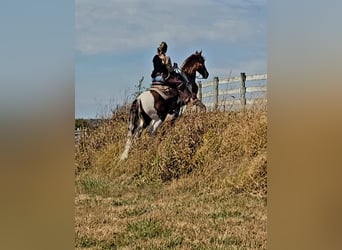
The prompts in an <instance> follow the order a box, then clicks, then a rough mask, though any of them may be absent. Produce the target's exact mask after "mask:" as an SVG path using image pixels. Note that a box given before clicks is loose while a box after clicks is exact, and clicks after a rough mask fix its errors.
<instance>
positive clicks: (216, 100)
mask: <svg viewBox="0 0 342 250" xmlns="http://www.w3.org/2000/svg"><path fill="white" fill-rule="evenodd" d="M256 81H259V84H258V86H246V85H250V84H251V83H252V82H256ZM234 83H240V85H239V86H235V87H233V88H231V89H222V88H223V86H224V85H225V86H227V87H229V86H233V84H234ZM235 85H236V84H235ZM198 86H199V91H198V96H199V99H200V100H201V101H202V102H203V104H204V105H206V106H207V107H209V108H213V109H215V110H216V109H219V108H221V107H225V106H227V105H228V106H234V107H237V106H240V107H241V106H242V107H244V106H246V105H251V104H253V103H255V102H266V101H267V100H266V96H265V93H266V92H267V74H255V75H246V74H245V73H241V74H240V76H234V77H230V78H225V79H222V80H219V78H218V77H214V79H213V80H212V81H210V82H206V83H201V82H198ZM210 87H211V88H212V90H211V91H210V90H209V91H206V89H208V88H210ZM220 88H221V89H220ZM256 92H258V93H263V94H262V95H263V97H261V98H255V97H251V96H252V93H256ZM230 95H238V96H239V97H238V98H236V97H235V96H230ZM228 97H230V100H227V98H228ZM208 98H213V100H212V101H208V100H205V99H208Z"/></svg>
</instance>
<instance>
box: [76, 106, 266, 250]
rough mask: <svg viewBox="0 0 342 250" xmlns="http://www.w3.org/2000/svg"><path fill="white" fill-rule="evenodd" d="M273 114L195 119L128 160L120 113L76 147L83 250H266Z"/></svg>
mask: <svg viewBox="0 0 342 250" xmlns="http://www.w3.org/2000/svg"><path fill="white" fill-rule="evenodd" d="M266 114H267V112H266V108H261V107H258V108H253V109H248V110H247V111H245V112H242V111H241V112H208V113H195V114H193V113H188V114H185V115H184V116H182V117H181V118H180V119H179V120H178V121H177V123H176V125H175V126H174V127H171V126H170V124H169V123H167V122H166V123H165V124H164V125H163V127H162V128H161V129H160V130H159V131H158V134H157V135H156V136H155V137H150V136H149V135H147V134H145V133H143V135H142V137H141V139H140V140H139V142H138V143H137V144H135V145H134V146H133V148H132V151H131V152H130V155H129V158H128V159H127V160H126V161H124V162H118V161H117V159H118V157H119V155H120V153H121V152H122V150H123V147H124V143H125V137H126V131H127V119H128V115H127V113H126V111H125V109H122V110H119V111H117V112H116V113H115V114H114V115H113V117H112V118H111V119H109V120H106V121H104V122H103V123H102V124H100V125H99V127H98V128H97V129H94V130H92V131H88V132H87V134H85V135H83V136H82V137H81V139H80V140H79V141H78V142H77V143H76V145H75V148H76V149H75V154H76V155H75V157H76V166H75V172H76V178H75V187H76V188H75V190H76V197H75V207H76V211H75V235H76V240H75V249H266V242H267V241H266V223H267V213H266V205H267V204H266V203H267V198H266V197H267V170H266V165H267V148H266V145H267V144H266V143H267V119H266Z"/></svg>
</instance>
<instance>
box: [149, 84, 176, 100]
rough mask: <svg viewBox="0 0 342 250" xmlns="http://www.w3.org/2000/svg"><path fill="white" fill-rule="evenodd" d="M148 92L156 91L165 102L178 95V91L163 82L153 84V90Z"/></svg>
mask: <svg viewBox="0 0 342 250" xmlns="http://www.w3.org/2000/svg"><path fill="white" fill-rule="evenodd" d="M148 90H153V91H156V92H157V93H158V94H159V95H160V96H161V97H163V98H164V99H165V100H168V99H170V98H172V97H175V96H177V95H178V91H177V90H176V89H174V88H172V87H170V86H169V85H166V84H165V83H163V82H152V85H151V88H149V89H148Z"/></svg>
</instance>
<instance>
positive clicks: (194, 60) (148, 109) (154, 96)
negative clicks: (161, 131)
mask: <svg viewBox="0 0 342 250" xmlns="http://www.w3.org/2000/svg"><path fill="white" fill-rule="evenodd" d="M196 72H198V73H199V74H200V75H202V77H203V78H204V79H207V78H208V76H209V73H208V71H207V69H206V66H205V59H204V57H203V56H202V51H200V52H198V51H196V52H195V53H194V54H192V55H190V56H189V57H188V58H186V59H185V60H184V62H183V64H182V66H181V68H180V72H178V74H180V75H181V76H182V77H183V79H184V80H185V83H186V86H187V88H188V90H189V91H190V93H191V99H192V103H193V105H196V106H199V107H200V108H202V109H203V108H204V109H205V106H204V105H203V103H202V102H201V101H200V100H199V99H198V98H197V92H198V86H197V84H196ZM152 86H153V85H152ZM182 105H184V103H182V100H181V98H180V96H179V95H178V94H177V95H174V96H173V97H170V98H165V96H164V95H162V93H160V92H158V91H156V90H153V88H151V89H149V90H147V91H144V92H143V93H141V94H140V95H139V96H138V97H137V98H136V99H135V100H134V101H133V102H132V104H131V108H130V113H129V122H128V133H127V140H126V144H125V149H124V152H123V153H122V154H121V156H120V160H125V159H126V158H127V157H128V152H129V150H130V148H131V146H132V143H133V142H134V141H135V140H136V139H137V138H139V137H140V135H141V133H142V131H143V130H144V129H145V128H147V126H149V125H150V127H149V128H148V132H149V133H150V134H151V135H154V134H155V133H156V132H157V129H158V128H159V127H160V126H161V124H162V123H163V122H164V120H165V118H166V116H167V115H171V116H172V122H174V120H175V119H176V118H177V117H178V116H179V112H180V108H181V106H182Z"/></svg>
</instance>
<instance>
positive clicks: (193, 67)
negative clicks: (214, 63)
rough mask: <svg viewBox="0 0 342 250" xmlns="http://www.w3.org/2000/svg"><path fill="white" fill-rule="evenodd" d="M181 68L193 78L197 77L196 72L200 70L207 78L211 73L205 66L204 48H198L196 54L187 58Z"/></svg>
mask: <svg viewBox="0 0 342 250" xmlns="http://www.w3.org/2000/svg"><path fill="white" fill-rule="evenodd" d="M181 70H182V71H183V72H185V73H187V74H188V75H189V76H190V77H191V78H195V77H196V72H198V73H199V74H201V76H202V77H203V78H204V79H207V78H208V76H209V73H208V71H207V68H206V66H205V59H204V57H203V56H202V50H201V51H199V52H198V51H197V50H196V51H195V53H194V54H192V55H190V56H189V57H188V58H187V59H185V61H184V63H183V65H182V67H181Z"/></svg>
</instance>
